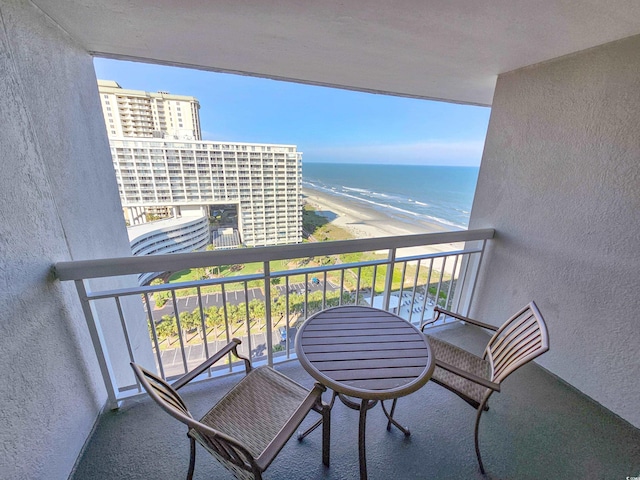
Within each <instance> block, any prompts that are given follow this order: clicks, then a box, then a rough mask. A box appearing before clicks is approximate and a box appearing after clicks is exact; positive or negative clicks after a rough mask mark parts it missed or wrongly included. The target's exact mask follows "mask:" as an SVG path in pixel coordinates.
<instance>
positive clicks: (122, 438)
mask: <svg viewBox="0 0 640 480" xmlns="http://www.w3.org/2000/svg"><path fill="white" fill-rule="evenodd" d="M430 333H431V334H432V335H436V336H438V337H439V338H443V339H445V340H447V341H449V342H451V343H456V344H458V345H460V346H462V347H465V348H467V349H469V350H471V351H474V352H476V353H480V352H481V350H482V347H483V345H484V344H485V343H486V341H487V338H488V337H487V335H486V334H484V333H482V332H480V331H478V330H477V329H474V328H473V327H471V326H467V325H462V324H454V325H448V326H444V327H439V328H436V329H433V330H432V331H431V332H430ZM276 369H277V370H279V371H281V372H282V373H284V374H285V375H287V376H288V377H290V378H292V379H294V380H295V381H297V382H299V383H300V384H302V385H304V386H306V387H308V388H311V387H312V385H313V379H312V378H311V377H310V376H309V375H308V374H307V373H306V371H305V370H304V369H303V368H302V367H301V366H300V364H299V363H298V361H297V360H295V359H292V360H290V361H287V362H282V363H278V364H277V366H276ZM240 375H241V374H233V375H229V376H226V377H220V378H214V379H210V380H207V381H203V382H200V383H198V384H195V385H191V386H189V387H185V388H184V389H182V390H181V394H182V395H183V397H184V399H185V401H186V402H187V404H188V406H189V408H190V410H191V412H192V414H193V415H194V416H195V417H196V418H199V417H200V416H201V415H203V414H204V412H206V411H207V410H208V408H209V407H210V406H211V405H212V404H213V403H215V401H216V400H217V399H219V398H220V397H221V396H222V395H224V394H225V393H226V392H227V391H228V390H229V389H230V388H231V387H232V386H233V385H234V384H235V383H236V382H237V381H239V380H240V378H241V376H240ZM325 396H326V397H327V398H325V400H326V401H329V398H328V395H327V394H325ZM490 405H491V406H490V410H489V411H488V412H485V413H484V414H483V418H482V421H481V424H480V448H481V451H482V455H483V461H484V465H485V468H486V469H487V473H488V476H487V477H484V476H482V475H481V474H480V472H479V470H478V465H477V462H476V458H475V453H474V445H473V432H472V430H473V421H474V415H475V412H474V410H473V409H471V408H470V407H469V406H468V405H467V404H466V403H465V402H463V401H462V400H461V399H460V398H458V397H457V396H455V395H454V394H453V393H451V392H449V391H448V390H445V389H444V388H442V387H440V386H438V385H436V384H435V383H433V382H428V383H427V384H426V385H425V386H424V387H423V388H422V389H421V390H419V391H417V392H415V393H413V394H411V395H408V396H406V397H403V398H401V399H400V400H399V401H398V406H397V409H396V414H395V417H396V419H397V420H398V421H399V422H400V423H401V424H402V425H405V426H408V427H409V428H410V430H411V436H410V437H404V435H403V434H402V433H401V432H399V431H398V430H397V429H395V428H392V430H391V431H387V430H386V417H384V415H383V413H382V411H381V409H380V408H379V407H378V406H376V407H375V408H374V409H373V410H371V411H370V412H369V413H368V416H367V465H368V467H369V478H370V479H371V480H375V479H389V478H401V479H405V480H412V479H416V480H422V479H424V478H433V479H481V478H512V479H519V480H527V479H531V480H539V479H544V478H547V479H551V478H557V479H569V478H584V479H595V478H612V479H613V478H622V479H624V478H627V477H628V476H629V475H628V474H629V473H632V474H633V475H635V474H637V473H638V465H639V464H638V455H639V452H638V445H640V432H639V431H638V430H637V429H634V428H633V427H631V426H629V425H628V424H627V423H625V422H624V421H622V420H620V418H619V417H617V416H615V415H613V414H612V413H611V412H609V411H607V410H605V409H604V408H602V407H600V406H599V405H597V404H596V403H595V402H593V401H591V400H590V399H588V398H586V397H585V396H583V395H582V394H581V393H579V392H577V391H576V390H575V389H573V388H571V387H569V386H567V385H566V384H565V383H564V382H562V381H560V380H558V379H557V378H556V377H555V376H553V375H551V374H550V373H548V372H546V371H545V370H543V369H542V368H540V367H538V366H537V365H533V364H530V365H526V366H525V367H523V368H522V369H520V370H519V371H518V372H516V373H514V374H513V376H512V377H510V378H509V379H508V380H507V381H505V384H504V388H503V391H502V392H501V393H500V394H496V395H494V396H493V397H492V398H491V401H490ZM331 415H332V418H331V466H330V467H329V468H325V467H323V465H322V462H321V436H320V430H319V429H318V430H316V431H315V432H313V433H312V434H311V435H309V436H308V437H307V438H305V439H304V440H303V441H302V442H298V441H297V440H296V439H295V438H292V439H291V440H290V441H289V442H288V443H287V445H286V446H285V447H284V449H283V450H282V451H281V452H280V454H279V456H278V457H277V458H276V460H275V461H274V463H273V464H272V465H271V466H270V467H269V469H268V470H267V472H266V477H267V478H273V479H290V478H300V479H302V478H304V479H308V480H312V479H318V480H320V479H323V480H333V479H335V480H338V479H352V478H358V439H357V428H358V427H357V425H358V413H357V412H354V411H353V410H350V409H348V408H347V407H345V406H344V405H342V404H341V403H340V402H336V404H335V406H334V408H333V410H332V413H331ZM314 420H315V416H314V415H313V414H312V415H310V416H309V418H307V419H306V420H305V422H304V423H303V424H302V426H301V430H303V429H304V428H305V427H308V426H309V425H310V424H311V423H312V422H313V421H314ZM294 437H295V436H294ZM197 448H198V449H199V450H198V453H197V456H196V459H197V460H196V468H195V476H194V478H196V479H205V478H216V479H227V478H228V479H231V478H233V477H232V476H231V475H230V474H229V473H228V472H227V471H226V470H225V469H224V468H223V467H222V465H221V464H220V463H218V462H217V461H216V460H214V459H213V457H211V456H210V455H209V454H208V453H206V452H205V451H204V450H203V449H201V448H200V447H197ZM188 458H189V446H188V442H187V439H186V428H184V426H183V425H182V424H180V423H178V422H177V421H176V420H174V419H173V418H171V417H169V415H167V414H166V413H164V412H162V411H161V410H160V409H159V408H158V407H157V405H156V404H155V403H154V402H153V401H152V400H151V399H150V398H149V397H147V396H145V395H141V396H140V397H137V398H135V399H131V400H128V401H126V402H124V404H123V405H122V407H121V408H120V409H119V410H117V411H107V412H106V413H105V414H104V415H103V416H102V417H101V418H100V420H99V422H98V424H97V427H96V429H95V433H94V434H93V436H92V437H91V439H90V440H89V442H88V444H87V446H86V449H85V451H84V454H83V455H82V457H81V458H80V460H79V463H78V465H77V469H76V471H75V474H74V475H73V476H72V477H71V478H72V479H73V480H84V479H86V478H109V479H111V480H117V479H123V480H125V479H127V480H128V479H130V478H176V479H182V478H185V477H186V472H187V466H188Z"/></svg>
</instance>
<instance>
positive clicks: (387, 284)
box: [371, 248, 396, 311]
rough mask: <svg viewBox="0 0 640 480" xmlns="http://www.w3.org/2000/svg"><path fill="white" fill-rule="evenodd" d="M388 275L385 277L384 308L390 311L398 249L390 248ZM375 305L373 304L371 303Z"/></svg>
mask: <svg viewBox="0 0 640 480" xmlns="http://www.w3.org/2000/svg"><path fill="white" fill-rule="evenodd" d="M387 261H388V264H387V275H386V276H385V279H384V297H383V300H384V301H383V305H384V306H383V309H384V310H387V311H389V301H390V300H391V288H392V287H393V270H394V268H395V262H396V249H395V248H390V249H389V258H388V259H387ZM371 306H373V305H371Z"/></svg>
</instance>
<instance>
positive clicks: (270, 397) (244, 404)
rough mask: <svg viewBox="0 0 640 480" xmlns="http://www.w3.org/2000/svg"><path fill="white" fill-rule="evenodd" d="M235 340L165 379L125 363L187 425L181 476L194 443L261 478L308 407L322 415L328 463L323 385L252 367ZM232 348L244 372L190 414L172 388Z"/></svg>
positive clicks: (242, 475)
mask: <svg viewBox="0 0 640 480" xmlns="http://www.w3.org/2000/svg"><path fill="white" fill-rule="evenodd" d="M240 343H241V341H240V340H238V339H236V338H234V339H233V340H232V341H231V342H230V343H229V344H228V345H227V346H225V347H224V348H223V349H222V350H220V351H218V352H217V353H216V354H215V355H213V356H212V357H211V358H209V359H208V360H206V361H205V362H203V363H202V364H201V365H199V366H198V367H196V368H195V369H194V370H192V371H190V372H189V373H187V374H185V375H184V376H182V377H180V378H179V379H178V380H176V381H175V382H173V384H171V385H169V384H168V383H167V382H165V381H164V380H162V379H161V378H159V377H157V376H156V375H154V374H153V373H151V372H149V371H147V370H145V369H144V368H142V367H140V366H139V365H137V364H135V363H133V362H132V363H131V367H132V368H133V371H134V372H135V375H136V377H137V378H138V380H139V381H140V384H141V385H142V386H143V387H144V389H145V390H146V391H147V393H148V394H149V396H151V398H153V400H155V402H156V403H157V404H158V405H159V406H160V407H161V408H162V409H163V410H164V411H166V412H167V413H168V414H169V415H171V416H172V417H174V418H176V419H178V420H179V421H181V422H182V423H184V424H186V425H187V426H188V427H189V430H188V432H187V435H188V437H189V440H190V443H191V458H190V461H189V472H188V474H187V479H188V480H191V478H192V477H193V469H194V465H195V456H196V443H195V442H198V443H199V444H200V445H202V446H203V447H204V449H205V450H207V451H208V452H209V453H210V454H212V455H213V456H214V457H215V458H216V459H217V460H219V461H220V462H221V463H222V464H223V465H224V466H225V467H226V468H227V469H228V470H229V471H230V472H231V473H232V474H233V475H234V476H235V477H236V478H239V479H258V480H259V479H261V478H262V473H263V472H264V471H265V470H266V469H267V467H268V466H269V465H270V464H271V462H272V461H273V460H274V459H275V458H276V456H277V455H278V453H279V452H280V450H281V449H282V447H284V445H285V444H286V443H287V441H288V440H289V438H290V437H291V436H292V435H293V434H294V433H295V431H296V430H297V428H298V426H299V425H300V423H302V421H303V420H304V418H305V417H306V416H307V414H308V413H309V411H310V410H315V411H316V412H318V413H320V414H321V415H322V420H323V422H322V424H323V432H322V462H323V463H324V464H325V465H326V466H329V429H330V415H331V410H330V408H329V406H328V405H327V404H325V403H323V402H322V392H324V391H325V390H326V389H325V387H323V386H321V385H320V384H316V385H315V386H314V388H313V389H312V390H311V391H309V390H307V389H306V388H304V387H302V386H301V385H298V384H297V383H295V382H294V381H293V380H290V379H289V378H287V377H286V376H284V375H282V374H281V373H279V372H277V371H276V370H274V369H273V368H271V367H268V366H263V367H258V368H255V369H254V368H252V366H251V362H250V361H249V360H248V359H246V358H243V357H241V356H240V355H238V351H237V347H238V345H240ZM230 352H232V353H233V354H234V355H235V356H236V357H237V358H239V359H241V360H243V361H244V364H245V370H246V376H245V377H243V378H242V380H241V381H240V382H239V383H238V384H236V385H235V386H234V387H233V388H232V389H231V390H230V391H229V392H228V393H227V394H226V395H225V396H224V397H223V398H222V399H221V400H220V401H219V402H217V403H216V404H215V405H214V406H213V408H211V410H209V412H207V413H206V414H205V415H204V417H202V418H201V419H200V420H196V419H194V418H193V416H192V415H191V413H190V412H189V409H188V408H187V405H186V403H185V402H184V401H183V400H182V398H181V397H180V395H179V394H178V392H177V390H179V389H180V388H181V387H183V386H185V385H186V384H187V383H189V382H190V381H191V380H193V379H194V378H195V377H197V376H198V375H200V374H202V373H203V372H205V371H206V370H207V369H208V368H209V367H210V366H211V365H213V364H214V363H216V362H217V361H218V360H220V359H222V358H224V357H225V355H227V354H229V353H230Z"/></svg>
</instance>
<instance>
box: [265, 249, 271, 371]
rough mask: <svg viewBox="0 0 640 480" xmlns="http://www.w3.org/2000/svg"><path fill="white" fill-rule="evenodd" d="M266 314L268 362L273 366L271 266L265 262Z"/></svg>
mask: <svg viewBox="0 0 640 480" xmlns="http://www.w3.org/2000/svg"><path fill="white" fill-rule="evenodd" d="M264 302H265V303H264V314H265V317H266V318H265V328H266V330H267V331H266V332H265V333H266V338H267V364H268V365H270V366H273V332H272V331H271V330H272V328H273V325H272V321H271V267H270V266H269V262H268V261H266V262H264Z"/></svg>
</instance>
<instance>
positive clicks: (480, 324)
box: [433, 307, 499, 332]
mask: <svg viewBox="0 0 640 480" xmlns="http://www.w3.org/2000/svg"><path fill="white" fill-rule="evenodd" d="M433 312H434V313H437V315H436V317H435V318H436V319H437V318H438V317H439V316H440V314H441V313H442V314H444V315H448V316H449V317H453V318H457V319H458V320H462V321H463V322H468V323H470V324H472V325H477V326H478V327H482V328H486V329H487V330H491V331H493V332H495V331H496V330H498V328H499V327H494V326H493V325H489V324H488V323H483V322H479V321H478V320H474V319H473V318H469V317H465V316H464V315H460V314H459V313H454V312H451V311H449V310H445V309H444V308H440V307H435V308H434V309H433ZM434 321H435V320H434Z"/></svg>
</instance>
